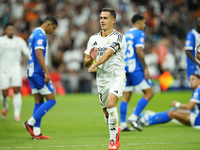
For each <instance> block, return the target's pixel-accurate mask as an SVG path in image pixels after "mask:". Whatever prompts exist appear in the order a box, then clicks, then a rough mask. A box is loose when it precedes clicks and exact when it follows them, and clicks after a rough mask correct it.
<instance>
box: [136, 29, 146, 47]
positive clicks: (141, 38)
mask: <svg viewBox="0 0 200 150" xmlns="http://www.w3.org/2000/svg"><path fill="white" fill-rule="evenodd" d="M135 39H136V43H135V47H142V48H143V49H144V44H145V33H144V32H143V31H141V32H139V33H138V34H137V37H135Z"/></svg>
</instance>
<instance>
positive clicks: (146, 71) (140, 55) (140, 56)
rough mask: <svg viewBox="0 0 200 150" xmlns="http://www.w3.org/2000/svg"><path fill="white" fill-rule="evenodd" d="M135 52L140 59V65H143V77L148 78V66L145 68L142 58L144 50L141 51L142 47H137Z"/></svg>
mask: <svg viewBox="0 0 200 150" xmlns="http://www.w3.org/2000/svg"><path fill="white" fill-rule="evenodd" d="M136 53H137V56H138V58H139V59H140V61H141V63H142V65H143V66H144V73H145V79H148V78H150V75H149V71H148V68H147V64H146V62H145V60H144V51H143V49H142V47H137V48H136Z"/></svg>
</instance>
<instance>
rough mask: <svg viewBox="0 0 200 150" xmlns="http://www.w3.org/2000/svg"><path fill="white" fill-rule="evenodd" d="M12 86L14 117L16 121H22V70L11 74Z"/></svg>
mask: <svg viewBox="0 0 200 150" xmlns="http://www.w3.org/2000/svg"><path fill="white" fill-rule="evenodd" d="M10 82H11V86H12V87H13V89H14V96H13V107H14V119H15V121H20V112H21V107H22V96H21V86H22V78H21V72H20V71H16V72H15V73H14V74H12V75H11V79H10Z"/></svg>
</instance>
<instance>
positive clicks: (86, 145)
mask: <svg viewBox="0 0 200 150" xmlns="http://www.w3.org/2000/svg"><path fill="white" fill-rule="evenodd" d="M199 143H200V142H158V143H126V144H121V145H125V146H126V145H157V144H158V145H169V144H170V145H171V144H199ZM107 145H108V144H85V145H51V146H13V147H9V146H6V147H0V149H35V148H62V147H66V148H67V147H99V146H107Z"/></svg>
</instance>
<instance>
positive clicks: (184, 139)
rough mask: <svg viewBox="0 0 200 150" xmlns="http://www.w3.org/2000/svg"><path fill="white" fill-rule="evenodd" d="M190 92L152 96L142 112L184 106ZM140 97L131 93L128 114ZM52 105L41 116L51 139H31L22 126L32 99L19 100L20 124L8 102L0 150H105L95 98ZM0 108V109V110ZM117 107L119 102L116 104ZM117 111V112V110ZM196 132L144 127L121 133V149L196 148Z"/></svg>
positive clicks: (199, 133) (75, 97)
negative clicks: (181, 104) (178, 102)
mask: <svg viewBox="0 0 200 150" xmlns="http://www.w3.org/2000/svg"><path fill="white" fill-rule="evenodd" d="M191 93H192V92H191V91H186V92H185V91H184V92H164V93H161V94H155V95H154V97H153V99H152V101H151V102H150V103H149V104H148V106H147V107H146V108H145V110H153V111H156V112H159V111H165V110H168V109H169V108H170V104H171V101H172V100H177V101H180V102H182V103H188V102H189V99H190V96H191ZM141 96H142V95H136V94H133V95H132V98H131V101H130V103H129V106H128V116H129V115H130V114H131V113H132V110H133V108H134V107H135V106H136V103H137V101H138V100H139V99H140V97H141ZM56 99H57V103H56V105H55V106H54V107H53V108H52V109H51V110H50V111H49V112H48V113H47V114H46V116H44V117H43V120H42V127H41V129H42V133H43V134H44V135H46V136H50V137H52V139H51V140H31V137H30V135H29V133H28V132H27V131H26V130H25V129H23V127H22V123H23V121H25V120H27V119H28V118H29V117H30V116H31V114H32V110H33V105H34V100H33V97H32V96H29V97H26V98H23V107H22V112H21V119H22V121H21V122H15V121H14V119H13V107H12V100H10V101H9V104H10V110H9V112H8V114H7V118H6V120H0V149H41V150H43V149H62V150H65V149H67V150H94V149H95V150H104V149H107V148H108V142H109V131H108V127H107V125H106V124H105V122H104V117H103V113H102V110H101V106H100V104H99V100H98V95H92V94H68V95H65V96H57V97H56ZM0 108H2V106H1V107H0ZM118 108H119V103H118ZM118 110H119V109H118ZM199 139H200V130H197V129H194V128H191V127H188V126H184V125H178V124H175V123H173V122H169V123H166V124H162V125H154V126H150V127H144V128H143V131H142V132H139V131H134V132H122V133H121V136H120V140H121V146H120V148H119V149H121V150H133V149H134V150H162V149H163V150H171V149H173V150H176V149H178V150H180V149H192V150H196V149H200V142H199Z"/></svg>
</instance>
